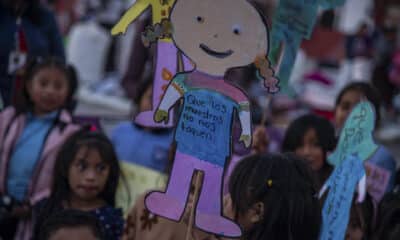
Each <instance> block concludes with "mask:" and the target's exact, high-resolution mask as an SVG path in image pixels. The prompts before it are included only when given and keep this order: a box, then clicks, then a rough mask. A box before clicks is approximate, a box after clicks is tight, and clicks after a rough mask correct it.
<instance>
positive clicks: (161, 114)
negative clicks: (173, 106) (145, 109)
mask: <svg viewBox="0 0 400 240" xmlns="http://www.w3.org/2000/svg"><path fill="white" fill-rule="evenodd" d="M154 120H155V121H156V122H158V123H160V122H162V121H164V122H165V123H168V120H169V119H168V112H167V111H165V110H162V109H158V110H157V112H156V113H155V114H154Z"/></svg>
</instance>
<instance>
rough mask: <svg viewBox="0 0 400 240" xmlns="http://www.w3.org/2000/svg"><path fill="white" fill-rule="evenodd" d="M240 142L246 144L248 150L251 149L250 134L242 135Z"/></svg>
mask: <svg viewBox="0 0 400 240" xmlns="http://www.w3.org/2000/svg"><path fill="white" fill-rule="evenodd" d="M239 141H240V142H243V143H244V146H246V148H248V147H250V144H251V135H250V134H242V135H241V136H240V138H239Z"/></svg>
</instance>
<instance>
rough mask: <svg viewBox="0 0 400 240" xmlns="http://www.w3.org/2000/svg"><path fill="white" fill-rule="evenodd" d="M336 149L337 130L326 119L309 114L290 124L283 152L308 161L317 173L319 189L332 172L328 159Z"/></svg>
mask: <svg viewBox="0 0 400 240" xmlns="http://www.w3.org/2000/svg"><path fill="white" fill-rule="evenodd" d="M334 147H335V130H334V128H333V126H332V124H331V123H330V122H329V121H328V120H326V119H324V118H321V117H318V116H315V115H311V114H309V115H304V116H302V117H300V118H298V119H296V120H295V121H293V122H292V123H291V124H290V126H289V128H288V129H287V131H286V134H285V137H284V140H283V145H282V151H283V152H294V153H295V154H297V155H299V156H300V157H303V158H304V159H305V160H307V162H308V163H309V164H310V166H311V169H312V170H313V171H314V172H315V173H316V177H317V186H318V189H319V188H321V186H322V185H323V184H324V183H325V181H326V179H327V178H328V177H329V175H330V173H331V171H332V167H331V166H330V165H328V163H327V161H326V160H327V159H326V158H327V154H328V152H330V151H332V150H333V149H334Z"/></svg>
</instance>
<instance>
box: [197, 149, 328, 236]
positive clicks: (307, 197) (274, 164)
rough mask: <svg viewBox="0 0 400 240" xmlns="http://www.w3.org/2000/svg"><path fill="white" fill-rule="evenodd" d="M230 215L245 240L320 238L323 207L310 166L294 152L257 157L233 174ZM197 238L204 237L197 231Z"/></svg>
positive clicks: (227, 201) (241, 164)
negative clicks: (239, 227)
mask: <svg viewBox="0 0 400 240" xmlns="http://www.w3.org/2000/svg"><path fill="white" fill-rule="evenodd" d="M229 193H230V195H228V196H226V197H225V198H224V213H225V216H227V217H229V218H233V219H235V221H236V222H238V223H239V224H240V226H241V227H242V229H243V231H244V234H243V236H242V238H241V239H243V240H262V239H279V240H289V239H290V240H296V239H308V240H316V239H318V237H319V232H320V225H321V210H320V205H319V201H318V199H317V197H316V195H315V194H316V193H317V192H316V188H315V183H314V181H313V178H312V175H311V172H310V169H309V167H308V166H307V164H306V163H305V162H304V161H303V160H300V159H299V158H297V157H296V156H295V155H293V154H277V155H275V154H270V155H253V156H250V157H247V158H245V159H243V160H242V161H241V162H239V164H238V165H237V166H236V168H235V170H234V171H233V173H232V177H231V181H230V184H229ZM195 234H196V235H197V237H196V239H217V238H202V237H200V236H202V235H204V233H201V232H200V231H198V230H196V231H195Z"/></svg>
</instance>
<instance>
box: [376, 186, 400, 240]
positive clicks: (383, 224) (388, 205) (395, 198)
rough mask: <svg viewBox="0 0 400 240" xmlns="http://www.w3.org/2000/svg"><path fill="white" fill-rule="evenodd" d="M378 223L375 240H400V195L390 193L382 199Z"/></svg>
mask: <svg viewBox="0 0 400 240" xmlns="http://www.w3.org/2000/svg"><path fill="white" fill-rule="evenodd" d="M376 222H377V226H376V229H375V234H374V237H373V238H372V239H373V240H381V239H387V240H395V239H400V193H389V194H387V195H386V196H385V197H384V198H383V199H382V201H381V203H380V205H379V209H378V217H377V221H376Z"/></svg>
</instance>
